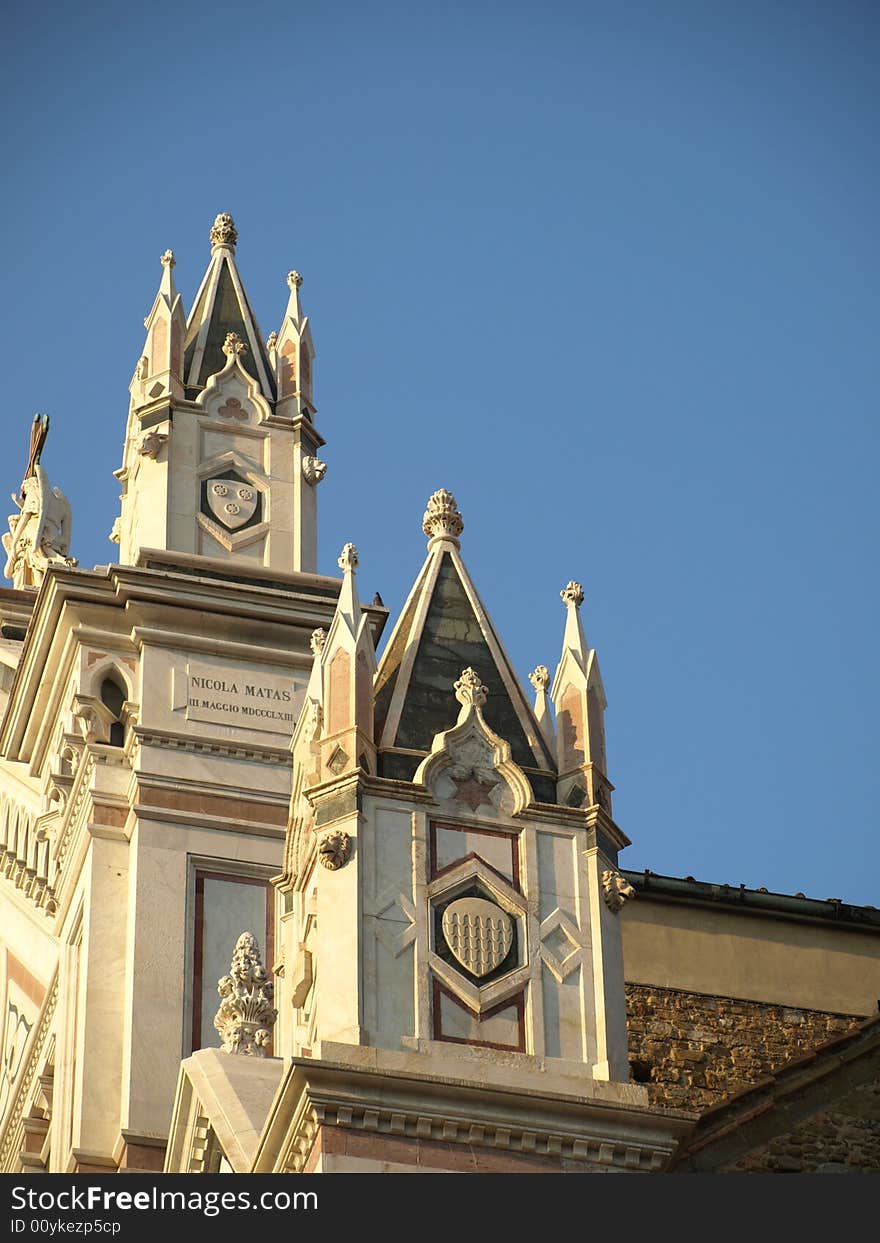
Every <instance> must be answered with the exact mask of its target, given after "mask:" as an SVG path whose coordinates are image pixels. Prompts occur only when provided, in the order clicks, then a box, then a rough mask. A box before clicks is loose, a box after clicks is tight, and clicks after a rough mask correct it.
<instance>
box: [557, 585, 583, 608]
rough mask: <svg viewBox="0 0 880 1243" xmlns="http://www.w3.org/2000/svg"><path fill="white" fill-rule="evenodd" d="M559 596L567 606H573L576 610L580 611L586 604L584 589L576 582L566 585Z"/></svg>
mask: <svg viewBox="0 0 880 1243" xmlns="http://www.w3.org/2000/svg"><path fill="white" fill-rule="evenodd" d="M559 595H560V597H561V598H562V600H563V601H564V602H565V603H566V604H573V605H574V606H575V608H576V609H579V608H580V607H581V605H582V604H583V602H584V589H583V587H582V586H581V585H580V583H576V582H574V581H572V582H570V583H568V584H566V586H565V587H563V588H562V591H560V593H559Z"/></svg>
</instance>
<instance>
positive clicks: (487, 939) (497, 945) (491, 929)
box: [443, 898, 513, 978]
mask: <svg viewBox="0 0 880 1243" xmlns="http://www.w3.org/2000/svg"><path fill="white" fill-rule="evenodd" d="M443 935H444V937H445V938H446V944H447V945H448V946H449V948H450V949H451V950H452V953H453V954H454V955H455V957H456V958H457V959H458V961H459V962H460V963H461V965H462V966H463V967H465V968H466V969H467V970H468V971H470V973H471V975H475V976H477V977H478V978H482V976H484V975H488V974H489V973H490V971H494V970H495V968H496V967H499V966H500V965H501V963H503V962H504V959H505V958H506V957H507V955H508V953H509V952H510V947H511V945H512V944H513V923H512V921H511V919H510V916H509V915H507V914H506V913H505V912H504V911H502V909H501V907H500V906H496V905H495V903H494V902H488V901H486V899H485V898H459V899H458V900H457V901H456V902H450V904H449V906H447V908H446V910H445V911H444V912H443Z"/></svg>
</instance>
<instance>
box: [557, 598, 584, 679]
mask: <svg viewBox="0 0 880 1243" xmlns="http://www.w3.org/2000/svg"><path fill="white" fill-rule="evenodd" d="M559 595H560V597H561V599H562V601H563V603H564V604H565V634H564V635H563V637H562V650H563V652H567V651H570V652H573V653H574V655H575V656H576V657H577V658H578V660H579V661H580V664H581V668H582V669H586V667H587V663H586V662H587V654H588V652H589V650H590V649H589V646H588V645H587V637H586V635H585V634H584V628H583V625H582V623H581V615H580V607H581V605H582V604H583V602H584V589H583V587H582V586H581V585H580V583H576V582H574V581H573V580H572V581H571V582H569V583H567V584H566V585H565V586H564V587H563V588H562V591H560V593H559Z"/></svg>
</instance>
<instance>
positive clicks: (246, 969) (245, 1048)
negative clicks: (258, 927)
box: [214, 932, 278, 1057]
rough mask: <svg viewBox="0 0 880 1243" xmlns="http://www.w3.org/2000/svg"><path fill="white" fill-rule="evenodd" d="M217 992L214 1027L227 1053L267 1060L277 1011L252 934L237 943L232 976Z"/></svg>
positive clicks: (227, 977)
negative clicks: (218, 997) (218, 1005)
mask: <svg viewBox="0 0 880 1243" xmlns="http://www.w3.org/2000/svg"><path fill="white" fill-rule="evenodd" d="M217 992H218V993H219V994H220V997H221V1001H220V1009H219V1010H218V1011H217V1014H216V1015H215V1017H214V1026H215V1027H216V1028H217V1031H218V1032H219V1033H220V1037H221V1039H222V1041H223V1051H224V1053H241V1054H245V1055H247V1056H249V1057H265V1056H266V1046H267V1045H268V1043H269V1040H270V1038H271V1031H272V1026H273V1024H274V1022H275V1020H276V1019H277V1017H278V1011H277V1010H276V1009H275V1008H274V1006H273V1005H272V992H273V989H272V981H271V980H270V979H269V973H268V972H267V971H266V968H265V967H264V966H263V964H262V962H261V961H260V947H259V946H258V945H257V941H256V938H255V937H254V934H253V933H252V932H243V933H242V934H241V936H240V937H239V938H238V940H237V941H236V943H235V953H234V954H233V955H232V963H231V964H230V967H229V975H224V976H223V978H222V980H220V981H219V982H218V984H217Z"/></svg>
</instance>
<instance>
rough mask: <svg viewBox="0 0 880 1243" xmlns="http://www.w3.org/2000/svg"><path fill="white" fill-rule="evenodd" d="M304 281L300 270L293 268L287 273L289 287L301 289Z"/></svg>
mask: <svg viewBox="0 0 880 1243" xmlns="http://www.w3.org/2000/svg"><path fill="white" fill-rule="evenodd" d="M302 283H303V278H302V277H301V276H300V274H299V272H297V271H296V270H295V269H293V268H291V270H290V271H289V272H288V273H287V288H288V289H299V287H300V285H301V284H302Z"/></svg>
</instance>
